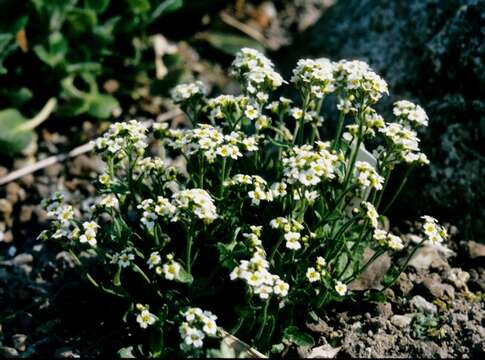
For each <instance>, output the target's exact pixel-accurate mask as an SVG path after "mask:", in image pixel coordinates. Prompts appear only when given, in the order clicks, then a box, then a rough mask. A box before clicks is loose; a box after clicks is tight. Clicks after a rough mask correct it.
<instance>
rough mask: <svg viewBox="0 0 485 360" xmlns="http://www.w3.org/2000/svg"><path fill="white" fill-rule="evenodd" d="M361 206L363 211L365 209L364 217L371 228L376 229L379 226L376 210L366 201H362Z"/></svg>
mask: <svg viewBox="0 0 485 360" xmlns="http://www.w3.org/2000/svg"><path fill="white" fill-rule="evenodd" d="M361 205H362V207H363V209H365V216H366V217H367V219H368V220H369V222H370V223H371V225H372V227H373V228H374V229H377V227H378V226H379V214H378V213H377V210H376V208H375V207H374V205H372V204H371V203H370V202H368V201H362V204H361Z"/></svg>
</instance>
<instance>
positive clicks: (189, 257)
mask: <svg viewBox="0 0 485 360" xmlns="http://www.w3.org/2000/svg"><path fill="white" fill-rule="evenodd" d="M192 242H193V238H192V234H190V229H189V231H187V254H186V260H185V265H186V266H187V272H188V273H189V275H192V273H191V270H192Z"/></svg>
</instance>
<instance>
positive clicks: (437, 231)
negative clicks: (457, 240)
mask: <svg viewBox="0 0 485 360" xmlns="http://www.w3.org/2000/svg"><path fill="white" fill-rule="evenodd" d="M421 218H422V219H423V220H424V224H423V231H424V234H425V235H426V240H427V241H428V242H429V243H431V244H437V243H441V242H443V241H444V240H445V239H446V238H448V232H447V231H446V228H445V227H443V226H441V225H439V224H438V220H436V219H435V218H434V217H431V216H428V215H424V216H422V217H421Z"/></svg>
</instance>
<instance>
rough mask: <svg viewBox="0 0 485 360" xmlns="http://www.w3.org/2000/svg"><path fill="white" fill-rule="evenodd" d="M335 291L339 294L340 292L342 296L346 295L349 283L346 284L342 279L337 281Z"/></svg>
mask: <svg viewBox="0 0 485 360" xmlns="http://www.w3.org/2000/svg"><path fill="white" fill-rule="evenodd" d="M335 291H336V292H337V294H339V295H340V296H344V295H345V294H347V285H345V284H344V283H342V282H341V281H337V282H336V283H335Z"/></svg>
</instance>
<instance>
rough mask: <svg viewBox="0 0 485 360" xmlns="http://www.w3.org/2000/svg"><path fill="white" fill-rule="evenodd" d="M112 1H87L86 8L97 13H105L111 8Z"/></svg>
mask: <svg viewBox="0 0 485 360" xmlns="http://www.w3.org/2000/svg"><path fill="white" fill-rule="evenodd" d="M109 3H110V0H86V6H87V7H88V8H90V9H93V10H94V11H96V12H97V13H102V12H104V11H105V10H106V9H107V8H108V6H109Z"/></svg>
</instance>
